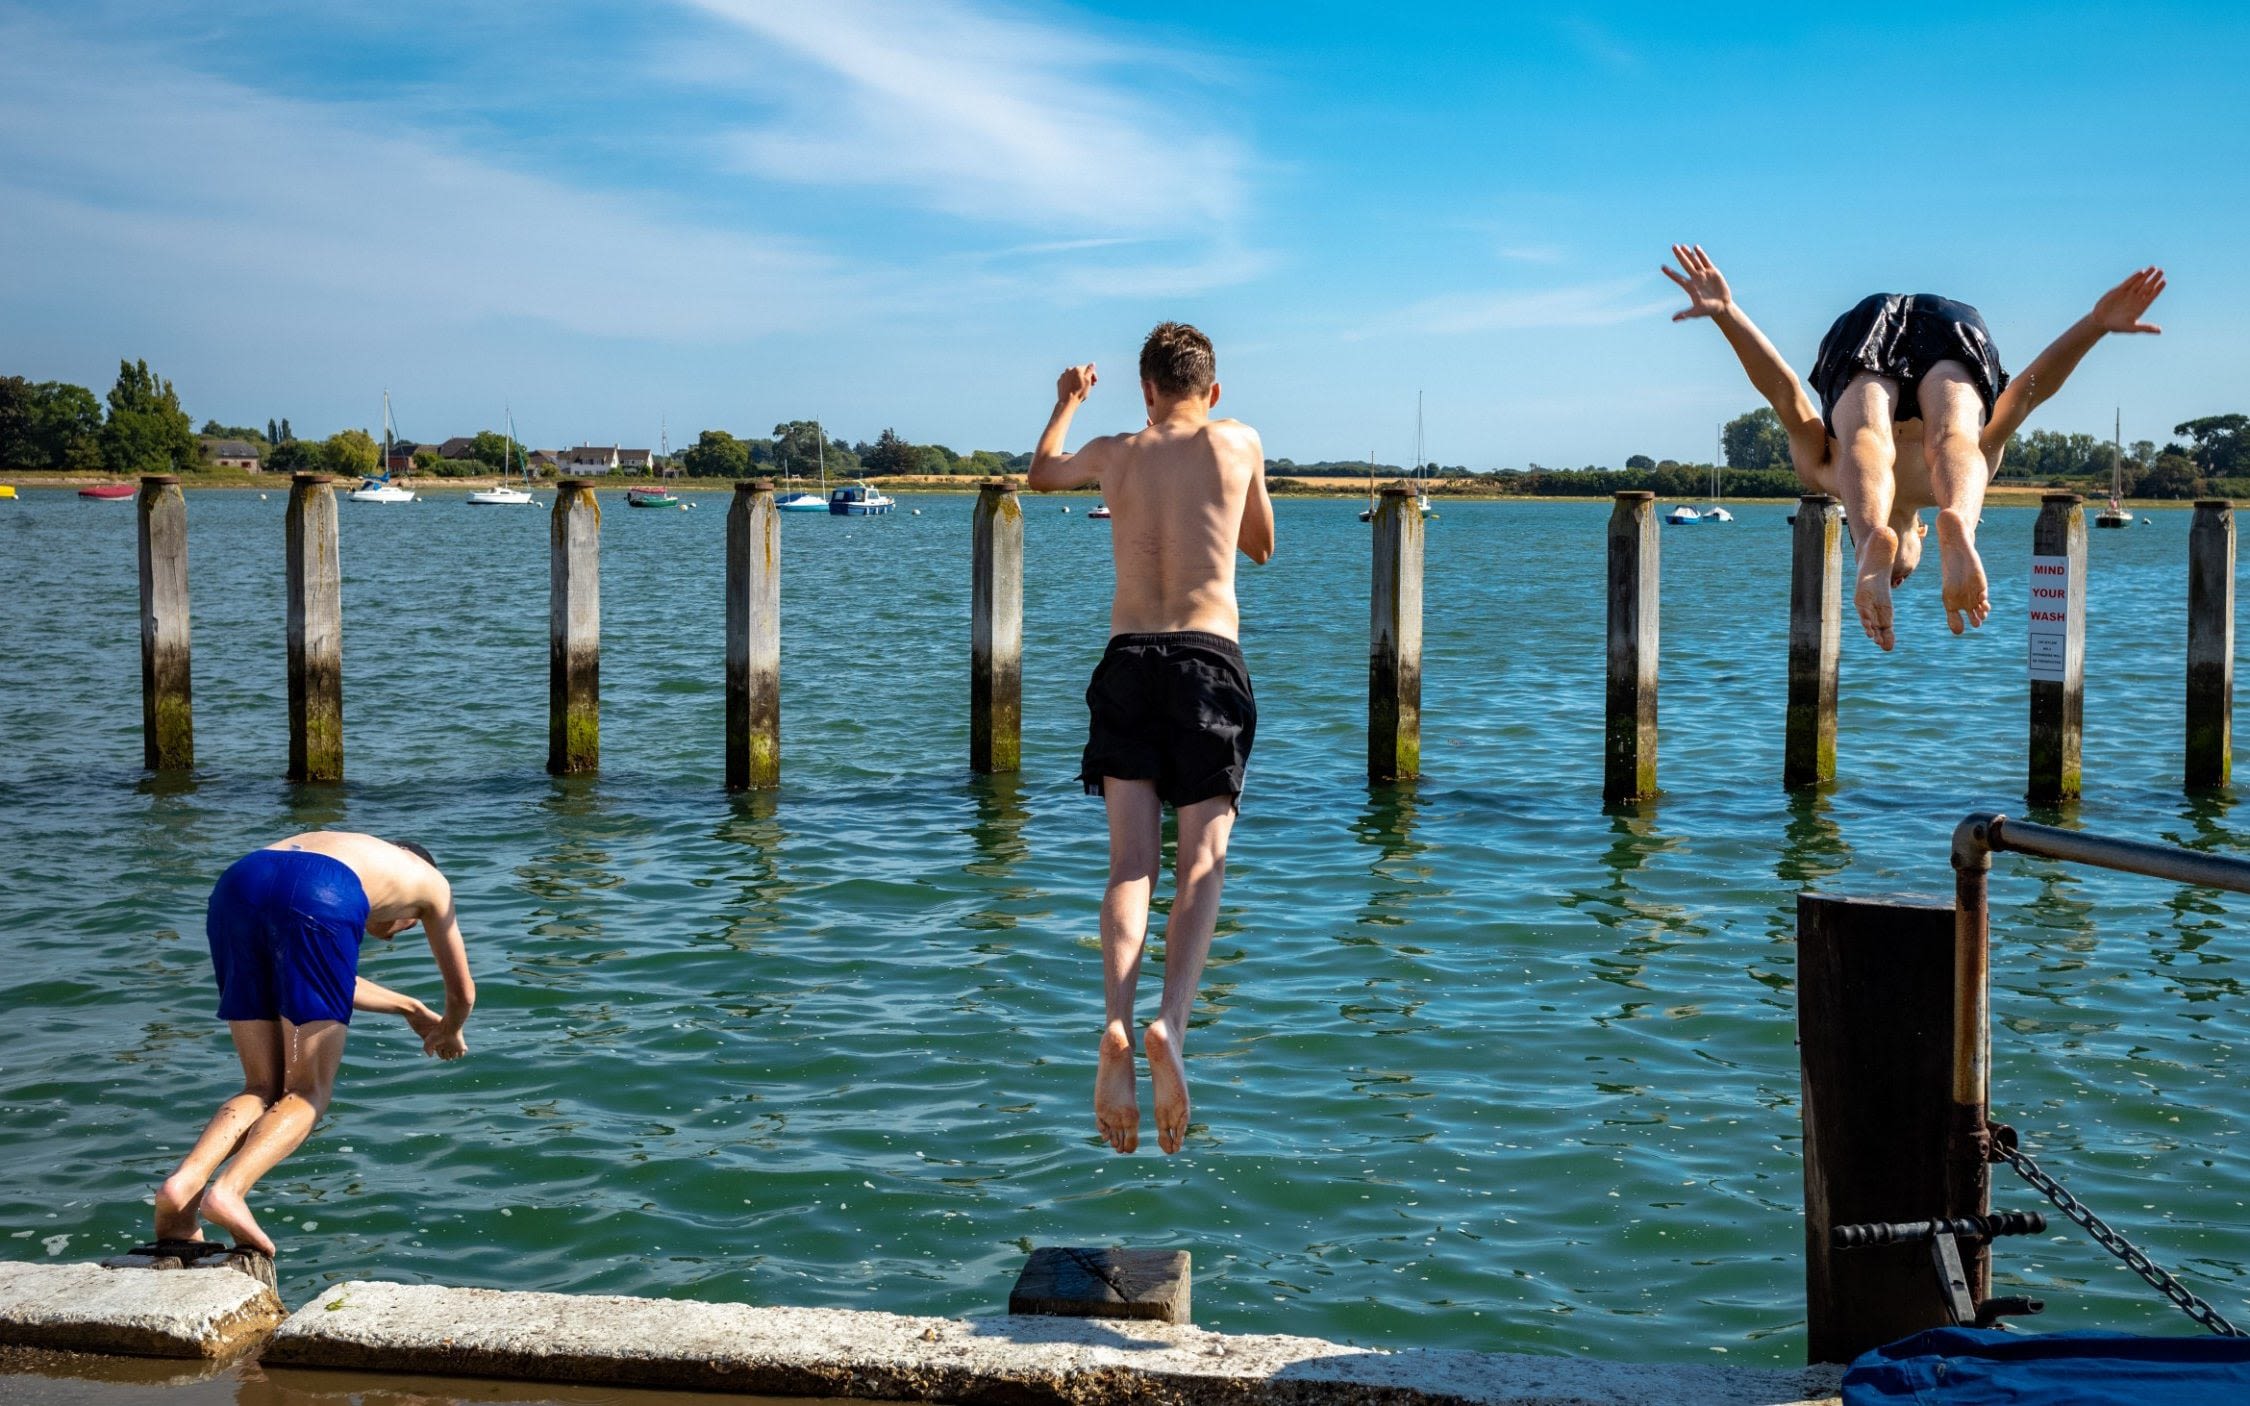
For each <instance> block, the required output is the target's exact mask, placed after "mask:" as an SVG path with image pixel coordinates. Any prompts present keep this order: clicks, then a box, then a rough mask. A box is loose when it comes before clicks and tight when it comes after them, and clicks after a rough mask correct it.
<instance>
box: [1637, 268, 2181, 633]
mask: <svg viewBox="0 0 2250 1406" xmlns="http://www.w3.org/2000/svg"><path fill="white" fill-rule="evenodd" d="M1672 255H1673V257H1674V258H1675V259H1677V260H1678V261H1679V265H1680V267H1679V270H1678V271H1677V272H1675V271H1674V270H1673V269H1671V268H1669V267H1667V268H1666V269H1665V270H1664V274H1665V276H1666V277H1667V278H1670V279H1671V280H1672V281H1673V282H1674V283H1676V284H1678V285H1679V286H1680V288H1681V290H1682V291H1684V292H1685V293H1686V294H1687V295H1688V306H1687V307H1686V308H1685V309H1683V310H1682V311H1680V312H1678V313H1675V314H1674V315H1673V317H1672V320H1673V321H1674V322H1685V321H1688V320H1689V319H1691V318H1698V317H1707V318H1709V319H1711V320H1712V321H1713V322H1714V323H1716V324H1718V328H1719V331H1720V332H1721V333H1722V334H1724V335H1725V337H1726V339H1727V345H1729V346H1730V347H1732V348H1733V349H1734V354H1735V356H1736V357H1737V358H1738V359H1739V360H1740V361H1741V362H1742V369H1743V371H1744V372H1746V373H1747V374H1748V375H1749V377H1750V384H1752V385H1753V386H1756V387H1757V388H1758V393H1759V394H1760V395H1763V396H1764V397H1765V398H1766V403H1767V404H1769V405H1771V406H1772V407H1773V410H1774V414H1776V415H1777V416H1779V417H1780V419H1781V426H1782V428H1783V429H1784V430H1786V431H1787V432H1788V435H1789V458H1790V461H1791V463H1792V464H1794V465H1795V467H1796V470H1797V477H1799V478H1800V479H1803V480H1804V482H1805V486H1806V487H1807V488H1810V489H1811V490H1813V491H1814V492H1816V493H1833V494H1835V495H1836V496H1837V497H1838V498H1840V499H1842V500H1843V504H1844V512H1845V515H1846V516H1847V517H1848V519H1849V520H1850V523H1851V533H1852V551H1853V556H1854V558H1855V561H1854V570H1855V574H1856V575H1857V577H1858V584H1857V586H1856V587H1855V588H1854V589H1853V592H1852V603H1853V605H1854V607H1855V608H1856V609H1857V610H1858V611H1859V623H1860V626H1861V628H1862V629H1864V630H1866V631H1867V637H1868V638H1869V639H1871V640H1873V641H1875V643H1876V644H1877V645H1878V646H1880V647H1881V648H1883V649H1889V648H1890V647H1891V646H1892V644H1893V643H1895V641H1896V636H1895V633H1894V631H1893V629H1892V609H1891V589H1892V588H1893V587H1894V586H1897V585H1899V584H1900V583H1901V582H1903V581H1905V580H1906V578H1907V577H1908V576H1910V575H1912V574H1913V572H1914V568H1915V566H1916V565H1917V564H1918V563H1919V562H1920V561H1921V558H1922V533H1923V527H1922V509H1924V508H1930V507H1934V508H1936V509H1937V537H1938V551H1939V553H1940V555H1941V557H1942V559H1943V562H1944V580H1943V582H1942V583H1941V594H1942V596H1943V598H1944V601H1945V618H1946V624H1947V625H1948V626H1949V627H1950V628H1951V629H1952V631H1953V633H1955V634H1957V635H1958V634H1960V633H1962V631H1963V630H1964V629H1965V628H1966V627H1968V626H1975V625H1982V624H1984V622H1985V619H1986V618H1987V617H1988V616H1989V615H1990V614H1991V613H1992V598H1991V590H1990V585H1989V583H1988V582H1987V580H1986V578H1985V574H1984V561H1983V559H1982V558H1981V557H1979V556H1978V555H1977V520H1978V518H1979V516H1980V514H1981V513H1982V512H1983V509H1984V489H1985V485H1986V484H1987V483H1988V482H1989V481H1990V480H1991V478H1992V476H1993V475H1994V474H1997V473H1999V472H2000V458H2001V456H2002V455H2003V454H2005V453H2006V452H2007V448H2008V441H2009V439H2010V438H2012V437H2013V436H2014V434H2015V432H2016V430H2017V429H2018V428H2019V427H2021V426H2022V424H2023V422H2024V420H2025V418H2026V417H2027V416H2029V415H2030V414H2031V412H2032V409H2033V407H2035V406H2037V405H2038V404H2039V403H2040V402H2042V401H2044V400H2046V399H2047V398H2048V397H2049V396H2051V395H2053V394H2054V393H2055V392H2056V391H2058V390H2060V389H2062V383H2063V381H2064V380H2065V379H2067V378H2068V377H2069V375H2070V373H2071V372H2072V371H2073V370H2075V369H2077V366H2078V363H2079V361H2080V360H2081V359H2082V358H2084V356H2085V355H2086V353H2087V352H2089V351H2091V350H2093V347H2094V343H2096V342H2098V341H2100V340H2101V339H2102V338H2103V337H2104V336H2106V335H2107V334H2109V333H2112V332H2120V333H2126V332H2155V331H2156V330H2157V329H2156V328H2155V327H2153V326H2150V325H2149V324H2148V323H2145V322H2143V321H2141V318H2142V317H2143V316H2145V315H2146V314H2147V312H2148V309H2149V305H2150V304H2151V303H2153V302H2155V301H2156V298H2157V295H2158V294H2160V293H2162V292H2163V291H2164V270H2162V269H2160V268H2153V267H2152V268H2145V269H2142V270H2141V271H2140V272H2138V273H2136V274H2133V275H2132V276H2131V277H2129V278H2127V279H2126V280H2125V281H2124V282H2122V283H2120V284H2118V285H2117V286H2116V287H2115V288H2112V289H2110V290H2109V291H2108V292H2107V293H2104V294H2103V295H2102V296H2101V297H2100V298H2099V299H2097V300H2096V301H2095V303H2094V307H2093V310H2092V311H2091V312H2089V313H2087V314H2086V315H2085V316H2084V317H2081V318H2080V319H2078V321H2077V322H2075V323H2073V324H2071V326H2070V328H2069V329H2068V330H2067V331H2065V332H2064V333H2063V334H2062V335H2061V336H2060V337H2057V338H2056V339H2055V340H2054V341H2053V342H2052V343H2051V344H2050V345H2049V346H2048V347H2047V349H2046V350H2045V351H2043V352H2041V353H2039V355H2038V356H2036V357H2034V358H2033V359H2032V362H2031V364H2030V365H2029V366H2027V367H2025V368H2024V371H2023V374H2022V375H2021V376H2017V377H2014V378H2011V377H2010V376H2009V375H2008V373H2007V371H2006V370H2005V369H2004V368H2003V367H2002V366H2001V363H2000V353H1999V350H1998V349H1997V348H1996V347H1995V346H1994V345H1993V341H1992V334H1991V332H1990V331H1988V330H1987V329H1986V327H1985V325H1984V318H1983V317H1982V316H1981V315H1979V314H1978V312H1977V310H1976V309H1975V308H1973V307H1970V306H1969V305H1968V304H1967V303H1961V302H1955V301H1954V300H1953V299H1951V298H1940V297H1937V296H1935V295H1933V294H1928V293H1913V294H1900V293H1877V294H1874V295H1872V296H1870V297H1867V298H1863V299H1861V300H1860V301H1859V302H1858V303H1857V304H1856V305H1855V306H1853V307H1852V308H1851V310H1850V311H1848V312H1846V313H1845V314H1844V315H1843V316H1842V317H1839V318H1837V319H1836V321H1835V323H1834V325H1832V326H1831V327H1830V328H1829V329H1828V335H1827V336H1826V337H1823V338H1822V339H1821V343H1820V355H1819V357H1818V359H1817V361H1816V363H1815V365H1814V368H1813V375H1812V385H1813V389H1814V390H1815V391H1817V392H1818V393H1819V395H1820V400H1821V409H1820V410H1819V411H1818V412H1815V411H1814V409H1813V406H1812V401H1811V399H1810V398H1809V397H1807V396H1806V394H1805V388H1804V386H1803V385H1801V384H1800V383H1799V382H1798V380H1797V375H1796V373H1795V372H1794V371H1791V370H1790V369H1789V363H1788V362H1786V361H1783V360H1782V359H1781V353H1779V352H1777V351H1775V350H1774V347H1773V343H1771V342H1769V341H1767V340H1766V335H1765V334H1764V333H1763V332H1760V331H1759V330H1758V328H1757V325H1756V324H1755V323H1753V322H1751V321H1750V319H1749V317H1748V316H1747V315H1746V314H1744V312H1743V311H1742V309H1741V308H1740V307H1739V306H1737V305H1736V303H1735V301H1734V293H1733V290H1732V289H1730V288H1729V287H1728V286H1727V281H1726V278H1725V276H1724V275H1722V274H1721V273H1720V272H1719V270H1718V266H1717V265H1715V264H1713V263H1712V262H1711V259H1710V256H1709V255H1707V254H1705V253H1704V252H1703V250H1702V249H1701V247H1699V246H1696V245H1687V244H1675V245H1673V246H1672Z"/></svg>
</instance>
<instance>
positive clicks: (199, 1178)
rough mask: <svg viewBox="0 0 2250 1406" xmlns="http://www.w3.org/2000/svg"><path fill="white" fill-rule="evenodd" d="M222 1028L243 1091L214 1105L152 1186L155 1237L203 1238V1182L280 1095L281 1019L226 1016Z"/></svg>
mask: <svg viewBox="0 0 2250 1406" xmlns="http://www.w3.org/2000/svg"><path fill="white" fill-rule="evenodd" d="M227 1028H228V1031H229V1032H230V1033H231V1034H233V1036H234V1053H235V1057H236V1058H237V1059H239V1060H241V1061H242V1092H241V1093H238V1094H236V1095H235V1096H234V1097H233V1098H230V1099H228V1100H227V1101H226V1102H225V1103H222V1104H220V1105H219V1111H218V1112H217V1113H214V1114H212V1115H211V1121H210V1122H209V1123H208V1124H206V1125H205V1126H204V1129H203V1136H201V1137H199V1138H197V1139H196V1140H195V1146H194V1147H192V1148H189V1149H188V1155H187V1156H185V1157H183V1158H181V1159H180V1165H179V1168H178V1169H177V1170H175V1171H174V1172H173V1173H172V1175H170V1176H168V1177H166V1178H165V1179H164V1184H163V1185H162V1186H159V1187H158V1188H156V1238H157V1239H159V1240H201V1239H202V1238H203V1227H202V1225H201V1224H200V1222H199V1221H198V1219H197V1213H198V1209H199V1208H200V1207H201V1206H202V1204H203V1187H204V1184H205V1183H206V1182H208V1181H210V1180H211V1174H212V1173H213V1172H215V1171H217V1170H218V1169H219V1164H220V1163H221V1162H224V1161H226V1160H227V1158H229V1157H231V1156H233V1155H234V1150H235V1148H236V1147H238V1146H240V1145H241V1143H242V1135H243V1134H244V1133H246V1132H248V1131H250V1125H251V1124H253V1123H255V1122H257V1121H258V1119H259V1118H260V1117H262V1116H263V1115H264V1114H265V1111H266V1110H267V1109H268V1108H271V1107H272V1106H273V1101H274V1100H275V1099H277V1098H280V1097H281V1074H282V1068H283V1064H284V1061H283V1059H282V1057H281V1022H280V1021H278V1020H230V1021H228V1022H227Z"/></svg>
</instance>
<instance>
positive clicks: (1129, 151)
mask: <svg viewBox="0 0 2250 1406" xmlns="http://www.w3.org/2000/svg"><path fill="white" fill-rule="evenodd" d="M690 3H693V4H694V5H695V6H696V7H697V8H699V9H701V10H702V11H704V12H705V13H707V14H709V15H710V16H712V17H714V18H716V19H718V20H720V21H723V22H724V23H725V24H727V25H730V26H733V27H735V28H736V29H738V30H740V31H742V32H744V33H746V34H748V35H753V36H756V37H757V38H758V39H760V40H762V41H764V42H765V43H766V44H768V45H770V46H772V47H774V48H776V49H778V50H780V51H781V52H783V53H784V54H786V55H787V56H789V57H790V58H793V59H794V60H796V61H798V62H799V63H800V64H809V65H811V67H812V70H813V79H814V81H802V80H800V81H795V82H791V81H787V80H786V79H784V80H783V81H781V82H779V83H778V85H775V86H773V87H772V89H771V91H772V95H773V96H774V98H775V100H776V101H775V107H774V110H773V112H772V114H771V116H770V117H768V118H766V119H765V120H762V121H760V122H756V123H753V124H750V125H747V126H744V127H743V128H741V129H740V130H738V131H737V132H735V133H734V134H733V137H732V139H731V143H730V145H731V149H732V153H733V156H734V158H735V159H736V160H738V161H739V162H740V163H741V164H742V165H743V167H744V168H745V169H746V170H749V171H752V172H755V173H756V174H758V175H761V176H765V177H768V178H771V179H779V180H788V181H797V182H803V183H806V184H811V185H828V186H846V185H858V186H870V187H882V188H888V189H891V190H894V191H897V192H900V193H901V194H903V195H906V196H907V197H909V198H911V199H912V200H914V201H916V202H918V203H920V204H922V205H924V206H926V207H927V208H930V209H934V210H939V211H943V212H945V213H947V214H949V215H954V216H958V217H962V218H966V219H972V220H983V221H991V222H996V223H1012V224H1018V225H1021V224H1034V225H1037V226H1040V227H1043V228H1046V229H1051V230H1056V231H1060V232H1062V233H1064V234H1067V235H1071V236H1076V237H1082V238H1083V237H1092V236H1098V235H1105V234H1110V235H1114V234H1138V235H1157V236H1163V237H1167V238H1175V239H1177V238H1182V237H1188V238H1209V237H1217V236H1221V235H1224V234H1226V233H1227V232H1229V231H1232V230H1234V229H1235V227H1236V226H1237V225H1238V223H1239V221H1240V218H1241V215H1242V212H1243V210H1244V208H1245V206H1246V203H1247V193H1246V186H1247V182H1248V176H1247V171H1248V165H1249V157H1248V154H1247V150H1246V148H1245V146H1244V145H1243V144H1242V143H1241V142H1240V141H1238V140H1236V139H1235V138H1234V137H1233V136H1231V135H1230V134H1228V133H1227V132H1225V131H1222V130H1219V129H1218V128H1217V126H1216V125H1215V123H1214V121H1213V119H1212V114H1211V110H1210V109H1211V103H1210V102H1209V101H1208V100H1204V101H1186V102H1182V103H1175V102H1170V101H1164V100H1161V99H1160V98H1159V97H1158V96H1156V95H1155V94H1154V93H1152V91H1151V87H1150V85H1151V84H1152V83H1153V84H1155V85H1157V87H1158V88H1159V89H1161V88H1162V87H1163V86H1164V84H1163V80H1164V78H1165V77H1166V74H1165V69H1164V65H1163V63H1162V62H1161V61H1159V60H1157V59H1156V58H1155V57H1154V56H1152V55H1150V54H1149V53H1147V52H1146V51H1144V50H1141V49H1138V48H1135V47H1133V46H1129V45H1126V44H1122V43H1119V42H1115V41H1111V40H1107V39H1105V38H1103V37H1101V36H1099V35H1097V34H1096V33H1094V32H1093V31H1091V30H1088V29H1085V28H1083V27H1073V28H1066V27H1064V26H1062V25H1060V24H1056V23H1048V22H1039V21H1035V20H1033V19H1030V18H1028V17H1025V16H1022V15H1017V14H1013V13H1009V12H1005V11H1001V10H997V9H994V8H992V7H990V6H979V5H972V4H969V3H966V0H821V3H818V4H773V3H767V0H690ZM1187 71H1188V70H1187V68H1186V66H1184V65H1183V66H1182V67H1181V68H1179V69H1178V70H1175V73H1174V75H1173V76H1175V77H1184V76H1185V75H1186V73H1187ZM761 79H762V81H765V82H767V83H769V84H771V83H772V79H771V78H770V77H768V76H766V75H761ZM737 81H740V80H739V79H738V80H737ZM1206 98H1207V95H1206Z"/></svg>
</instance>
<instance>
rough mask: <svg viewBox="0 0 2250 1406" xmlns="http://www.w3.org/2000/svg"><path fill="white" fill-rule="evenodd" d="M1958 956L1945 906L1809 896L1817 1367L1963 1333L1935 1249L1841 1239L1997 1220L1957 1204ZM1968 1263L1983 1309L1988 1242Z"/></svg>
mask: <svg viewBox="0 0 2250 1406" xmlns="http://www.w3.org/2000/svg"><path fill="white" fill-rule="evenodd" d="M1954 943H1955V924H1954V910H1953V909H1952V908H1951V907H1950V906H1947V905H1945V904H1942V903H1931V902H1927V901H1923V902H1912V901H1904V900H1898V899H1885V900H1878V899H1860V898H1844V897H1839V896H1834V895H1828V894H1816V893H1806V894H1800V895H1798V898H1797V1041H1798V1046H1799V1050H1800V1055H1801V1058H1802V1061H1803V1077H1804V1098H1803V1103H1802V1105H1801V1108H1802V1115H1803V1119H1804V1137H1805V1141H1804V1169H1805V1306H1806V1317H1807V1328H1808V1332H1807V1337H1808V1342H1807V1345H1806V1356H1807V1358H1808V1360H1810V1361H1813V1362H1849V1361H1851V1360H1852V1359H1853V1358H1854V1357H1856V1356H1858V1355H1859V1354H1860V1353H1862V1352H1864V1351H1866V1350H1867V1349H1869V1348H1873V1347H1879V1346H1881V1345H1882V1344H1884V1343H1887V1342H1894V1341H1896V1340H1897V1339H1899V1338H1903V1337H1905V1336H1907V1335H1908V1334H1910V1333H1914V1332H1919V1331H1920V1330H1922V1329H1924V1328H1935V1327H1939V1326H1941V1325H1943V1324H1944V1323H1946V1322H1947V1321H1948V1320H1947V1316H1946V1304H1945V1299H1944V1298H1943V1296H1942V1295H1941V1294H1940V1292H1939V1289H1938V1283H1937V1276H1936V1274H1935V1272H1934V1270H1933V1268H1932V1264H1931V1259H1930V1247H1929V1246H1928V1245H1927V1244H1900V1245H1883V1246H1876V1247H1871V1248H1866V1249H1852V1250H1838V1249H1836V1248H1835V1247H1834V1243H1833V1239H1832V1236H1831V1232H1832V1231H1833V1229H1834V1228H1835V1227H1836V1226H1839V1225H1850V1224H1857V1223H1864V1222H1870V1221H1893V1222H1895V1221H1928V1220H1930V1219H1933V1218H1935V1217H1939V1216H1959V1215H1969V1214H1974V1213H1981V1212H1983V1210H1984V1209H1985V1207H1984V1205H1983V1202H1982V1197H1981V1195H1977V1194H1975V1192H1974V1191H1973V1190H1972V1191H1971V1192H1970V1193H1969V1194H1968V1195H1967V1196H1965V1197H1964V1198H1963V1200H1961V1201H1957V1200H1955V1199H1953V1197H1954V1196H1955V1195H1956V1194H1958V1193H1957V1191H1956V1190H1955V1189H1952V1188H1949V1180H1948V1173H1949V1171H1950V1169H1951V1162H1950V1158H1949V1150H1950V1147H1951V1134H1952V1131H1953V1123H1954V1118H1955V1113H1954V1103H1953V1091H1954V1029H1953V1026H1954V985H1955V970H1956V969H1955V961H1954ZM1964 1202H1973V1204H1964ZM1961 1253H1962V1257H1963V1263H1964V1267H1967V1268H1969V1269H1970V1275H1969V1280H1970V1284H1971V1285H1972V1286H1973V1287H1972V1293H1975V1294H1980V1295H1981V1294H1982V1292H1983V1287H1982V1286H1983V1285H1984V1284H1985V1282H1986V1278H1985V1273H1984V1269H1985V1266H1986V1265H1987V1264H1988V1263H1989V1256H1988V1255H1987V1253H1986V1252H1985V1249H1984V1247H1983V1245H1982V1244H1981V1243H1974V1244H1972V1243H1966V1242H1965V1243H1963V1244H1962V1246H1961ZM1972 1257H1973V1259H1974V1265H1973V1266H1972V1265H1970V1260H1971V1259H1972Z"/></svg>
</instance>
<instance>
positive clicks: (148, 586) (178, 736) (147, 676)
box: [137, 474, 195, 771]
mask: <svg viewBox="0 0 2250 1406" xmlns="http://www.w3.org/2000/svg"><path fill="white" fill-rule="evenodd" d="M137 506H138V508H139V516H140V576H141V765H143V766H145V767H147V768H148V769H149V770H150V771H188V770H191V769H192V768H193V767H194V766H195V709H194V707H193V703H192V699H191V696H190V695H191V689H190V687H189V682H190V680H189V675H190V673H191V670H190V668H189V649H188V574H187V497H186V495H185V494H183V493H182V492H181V491H180V476H179V475H178V474H144V475H142V477H141V492H140V499H139V503H138V504H137Z"/></svg>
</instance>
